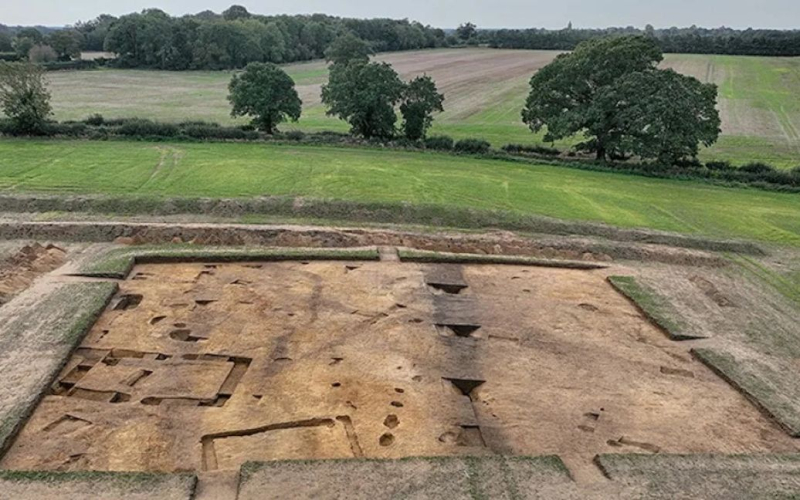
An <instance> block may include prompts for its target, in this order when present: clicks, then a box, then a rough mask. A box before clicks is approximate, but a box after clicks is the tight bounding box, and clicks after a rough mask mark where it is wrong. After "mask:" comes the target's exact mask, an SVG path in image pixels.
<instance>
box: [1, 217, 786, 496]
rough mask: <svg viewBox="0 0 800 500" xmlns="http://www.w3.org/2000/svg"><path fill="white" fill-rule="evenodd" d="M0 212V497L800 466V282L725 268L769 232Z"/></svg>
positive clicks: (475, 485) (772, 488) (542, 482)
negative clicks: (53, 220) (742, 239)
mask: <svg viewBox="0 0 800 500" xmlns="http://www.w3.org/2000/svg"><path fill="white" fill-rule="evenodd" d="M0 233H4V234H5V235H14V236H16V238H9V239H6V240H4V242H3V245H4V247H3V251H4V255H5V256H6V260H5V262H6V263H7V265H3V266H0V269H2V271H0V291H1V292H2V293H3V295H2V297H3V302H4V304H3V305H2V306H1V307H0V315H2V319H3V321H2V323H1V324H2V326H0V331H1V332H2V336H0V345H2V353H3V354H2V357H0V362H2V367H3V370H4V374H5V377H4V378H3V380H2V382H0V388H2V393H3V394H4V397H3V400H2V415H0V416H2V420H0V443H2V445H3V447H2V452H3V453H2V456H1V458H0V469H2V471H0V483H2V485H0V498H23V499H25V498H59V499H61V498H95V497H97V498H126V499H127V498H134V499H145V498H170V499H172V498H175V499H183V498H186V499H190V498H191V499H230V500H235V499H242V500H246V499H261V498H275V499H278V498H365V499H366V498H401V497H402V498H509V499H511V498H543V499H551V498H552V499H561V498H565V499H579V498H720V499H722V498H760V496H759V495H761V494H762V493H763V494H766V495H767V496H763V498H778V497H780V498H793V496H792V495H793V494H796V493H797V491H798V489H797V488H798V486H799V485H800V455H798V451H799V450H800V441H798V440H797V437H798V436H800V413H798V412H800V403H798V398H797V397H796V396H798V395H800V394H798V393H800V389H798V387H799V386H800V385H798V384H797V383H796V382H797V376H796V371H797V367H798V366H800V365H799V364H798V356H800V349H798V348H797V347H796V344H792V340H793V338H792V337H791V335H793V334H794V335H796V334H797V321H796V320H797V316H796V315H794V314H793V312H792V311H793V310H792V307H794V305H793V304H791V301H790V300H788V299H787V298H786V297H783V296H781V294H779V293H776V292H774V291H772V290H770V289H769V288H768V287H765V286H763V285H762V284H760V283H759V282H758V281H757V280H748V279H742V277H741V274H742V273H744V272H746V269H745V268H746V267H747V266H751V265H753V264H750V263H756V262H766V263H768V264H769V265H779V260H780V259H781V258H784V257H785V256H782V255H777V256H776V255H774V254H767V253H762V252H761V251H760V250H759V249H758V248H755V247H753V248H751V247H748V246H742V245H741V244H739V243H736V242H715V245H716V246H717V247H718V249H717V250H706V249H701V248H697V247H698V245H697V244H696V243H697V242H692V241H690V240H685V239H676V240H675V241H673V242H672V244H666V243H665V242H657V243H651V242H633V243H632V242H626V243H625V244H624V245H622V244H620V243H615V242H613V241H611V240H609V241H601V240H600V239H591V238H584V239H571V240H569V239H564V238H556V237H543V238H541V239H538V240H536V239H531V238H522V237H518V236H512V235H509V234H484V235H470V234H450V235H445V234H444V233H441V234H439V235H435V236H434V235H426V234H422V233H411V232H409V233H400V232H393V231H384V230H350V231H348V230H332V229H313V230H312V229H308V230H303V229H285V228H284V229H277V228H276V229H272V230H270V231H268V232H265V231H262V230H256V229H253V228H238V229H237V228H233V229H228V230H227V231H222V230H220V229H216V228H211V227H208V228H203V227H201V226H199V225H196V226H193V227H192V228H185V227H184V228H180V227H178V226H174V227H173V226H169V225H167V224H165V225H161V226H158V225H145V224H143V225H140V226H139V225H135V224H124V225H123V224H120V225H117V226H112V225H109V226H108V227H106V228H105V229H104V233H103V234H87V228H86V227H83V226H81V225H80V224H68V223H64V224H40V223H28V224H18V225H16V226H13V227H12V226H11V225H7V226H6V227H4V228H3V229H2V230H0ZM23 234H24V236H25V239H21V238H20V236H22V235H23ZM69 235H72V236H74V238H69V237H68V236H69ZM179 237H180V238H181V239H182V241H186V243H169V244H167V243H168V242H173V241H175V240H176V238H179ZM104 240H107V241H104ZM36 241H38V242H36ZM190 242H191V243H190ZM748 252H749V254H748ZM726 253H729V254H734V253H735V255H737V256H739V257H730V255H726ZM743 255H746V257H745V256H743ZM754 310H757V311H759V314H758V316H757V318H755V319H754V316H753V314H752V313H753V311H754ZM681 495H683V496H681ZM739 495H741V496H739Z"/></svg>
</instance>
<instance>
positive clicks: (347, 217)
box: [0, 195, 764, 255]
mask: <svg viewBox="0 0 800 500" xmlns="http://www.w3.org/2000/svg"><path fill="white" fill-rule="evenodd" d="M0 212H10V213H23V212H30V213H36V212H72V213H77V212H82V213H99V214H118V215H144V214H146V215H182V214H189V215H208V216H216V217H242V216H245V215H263V216H275V217H292V218H302V219H327V220H338V221H349V222H359V223H381V224H421V225H428V226H433V227H451V228H470V229H489V228H495V229H505V230H511V231H525V232H531V233H542V234H550V235H561V236H572V235H580V236H587V237H597V238H606V239H610V240H615V241H619V242H635V243H646V244H655V245H667V246H675V247H683V248H692V249H699V250H710V251H718V252H736V253H746V254H751V255H763V254H764V251H763V250H762V249H761V248H760V247H759V246H757V245H755V244H753V243H750V242H743V241H726V240H714V239H708V238H702V237H695V236H686V235H680V234H674V233H667V232H662V231H652V230H643V229H624V228H617V227H612V226H608V225H605V224H597V223H589V222H576V221H563V220H558V219H552V218H548V217H541V216H533V215H525V214H519V213H514V212H508V211H501V210H474V209H466V208H456V207H441V206H436V205H424V204H421V205H420V204H408V203H363V202H353V201H344V200H318V199H309V198H292V197H277V196H273V197H259V198H247V199H218V198H145V197H129V196H127V197H110V196H47V195H5V196H0Z"/></svg>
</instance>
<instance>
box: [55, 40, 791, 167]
mask: <svg viewBox="0 0 800 500" xmlns="http://www.w3.org/2000/svg"><path fill="white" fill-rule="evenodd" d="M556 54H557V52H552V51H526V50H492V49H482V48H469V49H441V50H426V51H416V52H397V53H391V54H382V55H380V56H379V57H380V58H381V59H383V60H386V61H388V62H390V63H391V64H392V65H393V66H394V67H395V68H396V69H397V71H398V72H399V73H400V74H401V75H402V76H403V77H404V78H411V77H413V76H416V75H419V74H423V73H424V74H428V75H431V76H432V77H433V78H434V79H435V80H436V82H437V84H438V85H439V88H440V90H442V92H443V93H444V94H445V96H446V101H445V112H444V113H442V114H440V115H438V116H437V117H436V121H435V123H434V127H433V131H432V133H434V134H447V135H451V136H453V137H455V138H457V139H459V138H464V137H482V138H485V139H487V140H489V141H491V142H492V143H493V144H494V145H495V146H496V147H499V146H502V145H504V144H508V143H528V144H531V143H540V142H541V135H534V134H531V133H530V131H528V129H527V128H526V127H525V125H524V124H522V123H521V121H520V110H521V109H522V107H523V105H524V102H525V96H526V95H527V92H528V80H529V79H530V77H531V75H532V74H533V73H534V72H535V71H536V70H537V69H538V68H540V67H542V66H543V65H545V64H547V63H548V62H549V61H551V60H552V59H553V58H554V57H555V55H556ZM664 64H665V66H669V67H672V68H675V69H676V70H678V71H680V72H682V73H685V74H690V75H693V76H696V77H697V78H699V79H701V80H704V81H711V82H714V83H717V84H718V85H719V86H720V102H719V107H720V112H721V114H722V118H723V132H724V133H723V136H722V137H721V138H720V140H719V142H718V143H717V144H716V145H714V146H713V147H712V148H710V149H705V150H703V151H702V153H701V157H702V158H703V159H704V160H711V159H719V160H728V161H731V162H732V163H734V164H743V163H746V162H749V161H755V160H758V161H765V162H768V163H771V164H773V165H775V166H778V167H783V168H790V167H795V166H799V165H800V99H799V98H798V96H800V58H781V57H773V58H770V57H744V56H713V55H691V54H689V55H684V54H681V55H676V54H668V55H667V56H666V59H665V63H664ZM285 68H286V70H287V72H288V73H289V74H290V75H291V76H292V78H294V79H295V81H296V83H297V88H298V91H299V93H300V96H301V98H302V99H303V102H304V109H303V117H302V118H301V119H300V122H299V123H297V124H286V125H284V126H283V129H284V130H291V129H300V130H305V131H319V130H337V131H346V130H347V129H348V127H347V125H346V124H345V123H343V122H341V121H339V120H337V119H335V118H331V117H328V116H326V115H325V108H324V107H323V106H322V104H321V103H320V102H319V101H320V99H319V93H320V85H322V84H323V83H324V82H325V81H326V79H327V67H326V65H325V63H323V62H321V61H313V62H308V63H300V64H291V65H287V66H285ZM48 78H49V79H50V88H51V90H52V94H53V107H54V110H55V117H56V118H57V119H59V120H79V119H84V118H86V117H87V116H89V115H90V114H92V113H101V114H103V115H104V116H106V117H109V118H111V117H143V118H153V119H158V120H164V121H183V120H209V121H215V122H220V123H225V124H243V123H245V120H244V119H241V118H240V119H236V120H234V119H232V118H231V117H230V105H229V103H228V101H227V99H226V96H227V85H228V82H229V81H230V78H231V72H228V71H217V72H214V71H197V72H192V71H188V72H168V71H145V70H99V71H80V72H76V71H64V72H54V73H50V74H49V75H48ZM573 142H574V141H563V142H560V143H557V144H556V145H557V146H559V147H562V148H568V147H569V146H570V145H571V144H572V143H573Z"/></svg>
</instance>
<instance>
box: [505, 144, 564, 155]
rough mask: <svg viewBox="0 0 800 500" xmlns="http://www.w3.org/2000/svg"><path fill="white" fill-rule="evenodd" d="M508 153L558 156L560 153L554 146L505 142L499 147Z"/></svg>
mask: <svg viewBox="0 0 800 500" xmlns="http://www.w3.org/2000/svg"><path fill="white" fill-rule="evenodd" d="M501 149H502V150H503V151H505V152H506V153H509V154H534V155H542V156H558V155H560V154H561V151H559V150H558V149H556V148H548V147H547V146H527V145H523V144H506V145H505V146H503V147H502V148H501Z"/></svg>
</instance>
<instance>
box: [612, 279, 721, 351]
mask: <svg viewBox="0 0 800 500" xmlns="http://www.w3.org/2000/svg"><path fill="white" fill-rule="evenodd" d="M608 282H609V283H610V284H611V286H612V287H614V289H615V290H617V291H618V292H619V293H621V294H622V295H624V296H625V297H627V298H628V300H630V301H631V302H632V303H633V304H634V305H635V306H636V307H637V308H638V309H639V310H640V311H641V312H642V314H644V315H645V316H646V317H647V319H649V320H650V321H651V322H652V323H653V324H654V325H656V326H657V327H658V328H660V329H661V330H662V331H663V332H664V333H665V334H666V335H667V336H668V337H669V338H670V339H671V340H676V341H681V340H695V339H702V338H705V337H704V336H702V335H694V334H691V333H688V332H687V327H686V325H685V323H684V322H683V321H681V320H680V318H679V317H678V312H677V311H676V310H675V308H674V307H672V305H671V304H670V303H669V302H668V301H667V299H666V298H664V297H663V296H661V295H659V294H658V293H657V292H656V291H655V290H653V289H651V288H650V287H648V286H646V285H643V284H641V283H639V282H638V281H636V278H634V277H632V276H609V277H608Z"/></svg>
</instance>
